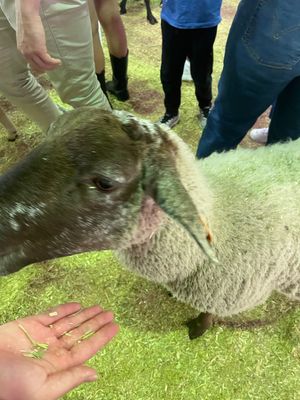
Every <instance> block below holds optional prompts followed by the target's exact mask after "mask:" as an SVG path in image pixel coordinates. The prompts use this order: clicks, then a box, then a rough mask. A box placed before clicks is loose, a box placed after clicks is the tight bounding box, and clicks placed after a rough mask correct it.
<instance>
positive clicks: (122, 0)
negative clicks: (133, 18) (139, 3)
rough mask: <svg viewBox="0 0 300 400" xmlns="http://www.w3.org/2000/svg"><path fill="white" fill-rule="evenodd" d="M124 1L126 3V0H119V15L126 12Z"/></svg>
mask: <svg viewBox="0 0 300 400" xmlns="http://www.w3.org/2000/svg"><path fill="white" fill-rule="evenodd" d="M126 3H127V0H121V2H120V3H119V6H120V14H121V15H123V14H126V13H127V10H126Z"/></svg>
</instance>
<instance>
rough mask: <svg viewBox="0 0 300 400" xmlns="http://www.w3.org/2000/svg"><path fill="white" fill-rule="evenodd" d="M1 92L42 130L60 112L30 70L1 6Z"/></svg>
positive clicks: (44, 129)
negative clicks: (18, 48)
mask: <svg viewBox="0 0 300 400" xmlns="http://www.w3.org/2000/svg"><path fill="white" fill-rule="evenodd" d="M0 71H1V79H0V91H1V92H2V93H3V95H4V96H5V97H6V98H7V99H8V100H9V101H10V102H11V103H12V104H14V105H15V106H16V107H18V108H20V110H22V111H23V112H24V113H25V114H27V115H28V117H29V118H30V119H31V120H32V121H34V122H35V123H36V124H37V125H38V126H39V127H40V128H41V129H42V130H43V131H46V130H47V129H48V128H49V125H50V124H51V123H52V122H53V121H55V120H56V118H57V117H58V116H59V115H60V114H61V111H60V110H59V109H58V108H57V107H56V105H55V104H54V103H53V101H52V100H51V99H50V97H49V96H48V94H47V92H46V91H45V90H44V89H43V88H42V87H41V85H40V84H39V83H38V82H37V80H36V79H35V78H34V76H33V75H32V74H31V72H30V71H29V69H28V66H27V63H26V61H25V59H24V57H23V56H22V55H21V53H20V52H19V51H18V50H17V44H16V32H15V31H14V29H13V28H12V27H11V26H10V24H9V22H8V20H7V18H6V16H5V15H4V13H3V11H2V9H1V8H0Z"/></svg>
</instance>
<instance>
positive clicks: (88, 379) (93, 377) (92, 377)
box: [86, 374, 98, 382]
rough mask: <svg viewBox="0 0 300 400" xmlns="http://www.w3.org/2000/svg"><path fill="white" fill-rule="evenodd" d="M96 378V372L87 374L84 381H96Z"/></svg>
mask: <svg viewBox="0 0 300 400" xmlns="http://www.w3.org/2000/svg"><path fill="white" fill-rule="evenodd" d="M97 379H98V375H97V374H94V375H89V376H87V377H86V381H87V382H94V381H96V380H97Z"/></svg>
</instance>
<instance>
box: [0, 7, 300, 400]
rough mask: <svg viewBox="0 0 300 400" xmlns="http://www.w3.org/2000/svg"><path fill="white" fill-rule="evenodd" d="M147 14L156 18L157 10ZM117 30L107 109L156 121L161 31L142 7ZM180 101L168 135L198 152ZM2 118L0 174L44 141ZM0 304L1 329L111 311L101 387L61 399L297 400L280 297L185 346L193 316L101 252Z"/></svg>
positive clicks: (296, 368)
mask: <svg viewBox="0 0 300 400" xmlns="http://www.w3.org/2000/svg"><path fill="white" fill-rule="evenodd" d="M236 4H237V0H235V1H232V0H225V2H224V19H223V22H222V24H221V25H220V28H219V31H218V38H217V42H216V45H215V71H214V92H215V93H216V83H217V80H218V77H219V75H220V71H221V68H222V58H223V53H224V43H225V41H226V37H227V33H228V29H229V26H230V22H231V18H232V14H233V13H232V11H233V10H234V6H235V5H236ZM153 11H154V14H155V15H156V16H158V15H159V11H160V10H159V7H158V5H157V6H155V7H154V8H153ZM124 22H125V24H126V27H127V33H128V40H129V48H130V70H129V78H130V91H131V93H132V99H131V100H130V102H128V103H126V104H123V103H119V102H117V101H114V100H113V103H114V106H115V107H116V108H122V107H124V108H126V109H128V110H131V111H133V112H135V113H137V114H139V115H141V116H143V117H146V116H147V117H148V118H149V119H151V120H155V119H157V118H158V117H159V116H160V114H161V113H162V112H163V97H162V91H161V86H160V82H159V62H160V28H159V26H154V27H152V26H150V25H148V24H147V22H146V19H145V10H144V8H143V6H142V3H139V4H138V5H135V4H133V3H132V2H131V3H129V7H128V14H127V15H126V16H125V17H124ZM149 43H150V45H149ZM106 54H107V53H106ZM107 60H108V58H107ZM107 75H108V77H109V75H110V73H109V63H107ZM51 94H52V96H55V94H54V93H53V92H51ZM182 94H183V95H182V107H181V115H182V120H181V122H180V124H178V126H176V129H175V130H176V131H177V133H178V134H180V135H181V136H182V137H183V138H184V139H185V140H186V141H187V142H188V143H189V144H190V145H191V146H192V147H195V146H196V144H197V140H198V137H199V134H200V131H199V127H198V125H197V119H196V113H197V107H196V101H195V97H194V88H193V85H192V84H190V83H184V84H183V89H182ZM9 115H10V116H11V118H12V119H13V121H14V122H15V124H16V125H17V126H18V128H20V131H21V137H20V139H19V140H18V142H17V143H16V144H12V143H7V142H6V137H5V132H4V130H2V128H0V157H1V158H0V168H1V169H2V170H4V169H6V168H7V167H8V165H9V164H11V163H13V162H15V161H16V160H17V159H18V158H20V157H22V156H23V155H24V154H25V153H26V152H28V151H29V149H30V148H32V147H34V146H35V145H36V144H37V143H38V142H39V141H40V140H41V138H42V135H41V134H40V133H38V130H37V128H36V127H35V126H34V125H33V124H32V123H31V122H30V121H29V120H28V119H27V118H26V117H25V116H24V115H23V114H22V113H20V112H19V111H17V110H16V109H14V108H11V109H10V111H9ZM0 300H1V301H0V323H4V322H6V321H9V320H12V319H15V318H17V317H21V316H25V315H29V314H33V313H36V312H39V311H41V310H44V309H46V308H48V307H49V306H53V305H55V304H58V303H62V302H65V301H75V300H76V301H80V302H82V304H84V305H90V304H94V303H99V304H101V305H103V306H104V307H105V308H107V309H111V310H113V311H114V313H115V315H116V319H117V321H118V323H119V324H120V327H121V329H120V333H119V334H118V336H117V337H116V338H115V339H114V340H113V341H112V342H111V343H110V344H109V345H108V346H107V347H106V348H105V349H104V350H103V351H101V352H100V353H99V354H98V355H97V356H95V357H94V358H93V359H92V360H91V361H90V365H92V366H93V367H95V368H96V369H97V371H98V372H99V376H100V378H99V380H98V381H97V382H95V383H92V384H87V385H83V386H81V387H80V388H78V389H76V390H74V391H73V392H71V393H70V394H68V395H66V396H65V397H64V398H65V399H68V400H71V399H74V400H81V399H82V400H101V399H105V400H119V399H120V400H161V399H166V400H210V399H212V400H219V399H222V400H223V399H224V400H256V399H257V400H267V399H270V400H271V399H272V400H277V399H278V400H279V399H280V400H283V399H284V400H299V399H300V379H299V377H300V340H299V337H300V308H299V304H297V303H292V302H288V301H287V300H285V299H284V298H282V297H280V296H274V297H273V298H272V299H271V300H269V301H268V303H267V304H265V305H263V306H261V307H259V308H257V309H255V310H252V311H251V312H248V313H245V314H243V315H241V316H236V317H235V318H233V319H231V320H230V321H229V322H228V321H227V323H222V322H221V321H219V323H218V324H217V325H216V326H215V327H214V328H213V329H211V330H210V331H208V332H207V333H206V334H205V336H204V337H202V338H200V339H197V340H195V341H189V339H188V336H187V329H186V327H185V326H184V322H185V321H186V320H187V319H189V318H191V317H193V316H195V315H196V312H195V310H193V309H191V308H189V307H187V306H185V305H183V304H181V303H179V302H177V301H175V300H174V299H172V298H170V297H169V296H168V294H167V293H166V291H165V290H164V289H162V288H161V287H159V286H157V285H154V284H152V283H151V282H148V281H145V280H143V279H141V278H138V277H136V276H134V275H132V274H131V273H129V272H127V271H126V270H125V269H123V268H122V267H121V266H120V265H119V264H118V262H117V261H116V260H115V258H114V257H113V255H112V254H111V253H110V252H102V253H89V254H83V255H79V256H74V257H67V258H64V259H60V260H55V261H51V262H47V263H42V264H39V265H35V266H30V267H27V268H25V269H24V270H22V271H20V272H19V273H17V274H14V275H11V276H8V277H5V278H1V280H0ZM253 318H259V319H261V320H262V321H267V320H270V321H272V323H271V324H269V325H266V326H263V327H260V328H256V329H238V328H231V327H230V322H235V323H236V325H237V323H243V322H245V321H247V320H249V319H250V320H251V319H253ZM41 400H42V399H41Z"/></svg>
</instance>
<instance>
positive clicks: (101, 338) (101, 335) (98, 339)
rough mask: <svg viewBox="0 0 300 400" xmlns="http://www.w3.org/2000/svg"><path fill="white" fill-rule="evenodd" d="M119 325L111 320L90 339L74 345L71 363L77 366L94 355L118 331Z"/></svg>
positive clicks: (71, 351)
mask: <svg viewBox="0 0 300 400" xmlns="http://www.w3.org/2000/svg"><path fill="white" fill-rule="evenodd" d="M118 331H119V326H118V325H117V324H116V323H114V322H110V323H109V324H107V325H105V326H104V327H103V328H101V329H100V330H99V331H97V332H96V333H95V334H94V335H93V336H91V337H90V338H89V339H87V340H84V341H82V342H81V343H79V344H76V345H74V346H73V347H72V348H71V350H70V353H71V365H72V366H76V365H79V364H82V363H85V362H86V361H87V360H89V359H90V358H91V357H93V356H94V355H95V354H96V353H97V352H98V351H99V350H100V349H101V348H102V347H104V346H105V345H106V344H107V343H108V342H110V341H111V340H112V338H113V337H114V336H115V335H116V334H117V333H118Z"/></svg>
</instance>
